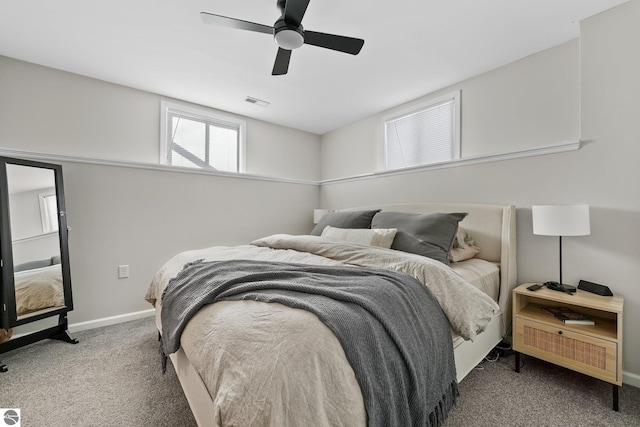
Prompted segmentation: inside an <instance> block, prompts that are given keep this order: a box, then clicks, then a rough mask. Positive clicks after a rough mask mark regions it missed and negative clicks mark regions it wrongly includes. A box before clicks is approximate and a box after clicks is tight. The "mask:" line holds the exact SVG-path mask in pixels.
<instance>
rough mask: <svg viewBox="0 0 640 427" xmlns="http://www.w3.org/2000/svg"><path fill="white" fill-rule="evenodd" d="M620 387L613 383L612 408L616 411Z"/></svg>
mask: <svg viewBox="0 0 640 427" xmlns="http://www.w3.org/2000/svg"><path fill="white" fill-rule="evenodd" d="M619 389H620V388H619V387H618V386H617V385H615V384H614V385H613V410H614V411H616V412H618V409H619V407H618V390H619Z"/></svg>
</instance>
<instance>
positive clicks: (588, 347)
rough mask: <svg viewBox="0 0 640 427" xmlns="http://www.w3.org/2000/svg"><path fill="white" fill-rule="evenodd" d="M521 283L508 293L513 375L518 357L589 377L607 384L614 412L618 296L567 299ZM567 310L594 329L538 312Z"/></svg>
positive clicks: (619, 355)
mask: <svg viewBox="0 0 640 427" xmlns="http://www.w3.org/2000/svg"><path fill="white" fill-rule="evenodd" d="M532 284H533V283H524V284H522V285H520V286H518V287H517V288H515V289H514V290H513V349H514V350H515V351H516V372H520V353H523V354H527V355H529V356H533V357H536V358H538V359H542V360H546V361H548V362H551V363H554V364H556V365H559V366H563V367H565V368H568V369H572V370H574V371H577V372H581V373H583V374H586V375H590V376H592V377H594V378H598V379H601V380H603V381H606V382H609V383H611V384H613V409H614V410H615V411H617V410H618V390H619V386H621V385H622V306H623V304H624V299H623V298H622V297H619V296H613V297H604V296H600V295H596V294H592V293H590V292H586V291H582V290H580V289H578V290H577V292H576V293H575V294H573V295H569V294H566V293H564V292H557V291H552V290H549V289H547V288H544V287H543V288H541V289H538V290H537V291H530V290H528V289H527V287H528V286H530V285H532ZM544 306H547V307H549V306H551V307H568V308H570V309H571V310H573V311H576V312H579V313H583V314H586V315H587V316H589V317H590V318H591V319H593V320H594V322H595V324H594V325H567V324H564V323H563V322H562V321H560V320H558V319H556V318H555V317H553V316H552V315H550V314H547V313H545V312H544V311H542V310H541V307H544Z"/></svg>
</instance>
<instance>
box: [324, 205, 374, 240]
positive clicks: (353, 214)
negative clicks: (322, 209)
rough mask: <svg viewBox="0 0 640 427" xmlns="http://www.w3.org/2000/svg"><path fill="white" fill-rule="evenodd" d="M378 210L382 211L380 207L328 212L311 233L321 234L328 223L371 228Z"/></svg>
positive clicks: (344, 226) (345, 226) (339, 226)
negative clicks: (365, 209)
mask: <svg viewBox="0 0 640 427" xmlns="http://www.w3.org/2000/svg"><path fill="white" fill-rule="evenodd" d="M378 212H380V209H375V210H370V211H338V212H328V213H327V214H325V215H324V216H323V217H322V219H321V220H320V222H319V223H318V224H316V226H315V227H314V228H313V230H311V234H313V235H314V236H320V235H321V234H322V230H324V228H325V227H326V226H327V225H330V226H332V227H337V228H371V219H372V218H373V216H374V215H375V214H376V213H378Z"/></svg>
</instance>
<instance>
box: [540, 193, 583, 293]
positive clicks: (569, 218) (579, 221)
mask: <svg viewBox="0 0 640 427" xmlns="http://www.w3.org/2000/svg"><path fill="white" fill-rule="evenodd" d="M531 213H532V219H533V234H537V235H540V236H558V237H559V242H560V280H559V281H558V282H547V283H546V285H547V288H549V289H553V290H555V291H560V292H567V293H572V292H575V291H576V287H575V286H570V285H564V284H563V283H562V237H563V236H587V235H589V234H591V226H590V221H589V205H586V204H580V205H534V206H532V207H531Z"/></svg>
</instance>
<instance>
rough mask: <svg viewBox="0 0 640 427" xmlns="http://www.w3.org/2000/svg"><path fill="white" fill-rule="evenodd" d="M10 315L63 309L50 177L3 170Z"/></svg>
mask: <svg viewBox="0 0 640 427" xmlns="http://www.w3.org/2000/svg"><path fill="white" fill-rule="evenodd" d="M7 184H8V190H9V212H10V218H11V236H12V249H13V266H14V267H13V271H14V283H15V297H16V314H17V316H18V319H22V318H25V317H28V316H33V315H35V314H41V313H42V311H43V310H44V311H46V310H54V309H56V308H59V307H63V306H64V292H63V281H62V269H61V264H60V238H59V232H58V208H57V199H56V192H55V174H54V171H53V170H51V169H43V168H36V167H31V166H23V165H15V164H8V165H7Z"/></svg>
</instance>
